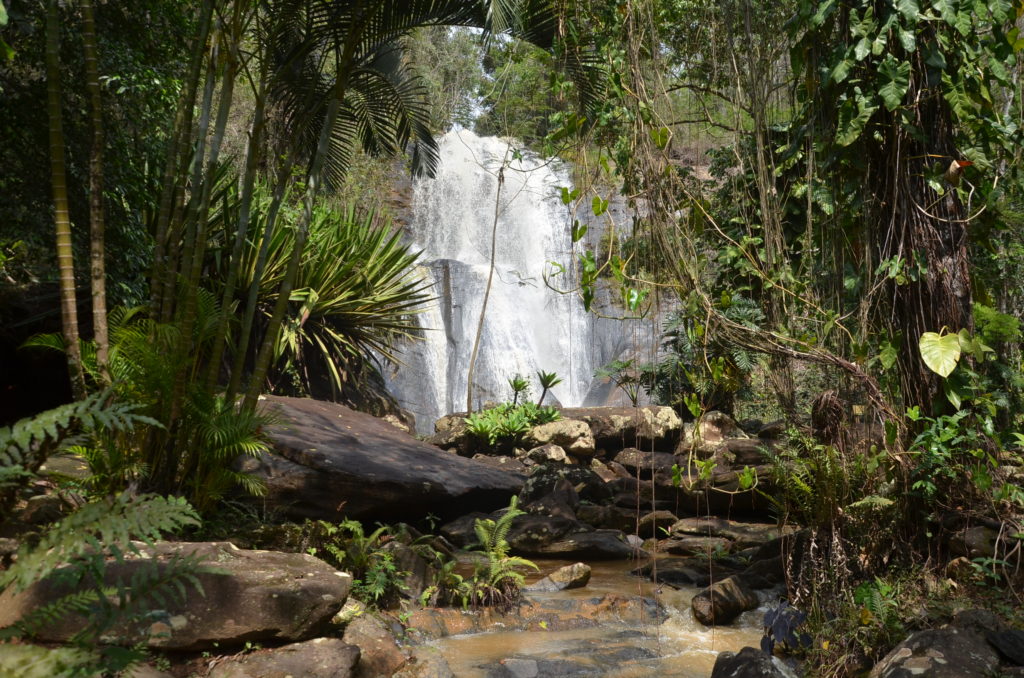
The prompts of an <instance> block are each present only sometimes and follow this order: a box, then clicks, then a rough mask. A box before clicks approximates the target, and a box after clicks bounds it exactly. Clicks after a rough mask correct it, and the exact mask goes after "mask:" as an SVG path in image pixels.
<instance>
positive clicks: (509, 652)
mask: <svg viewBox="0 0 1024 678" xmlns="http://www.w3.org/2000/svg"><path fill="white" fill-rule="evenodd" d="M565 564H567V563H565V562H556V561H544V562H538V565H540V567H541V573H540V575H538V576H536V577H532V578H531V579H536V578H539V576H541V575H543V574H547V573H549V572H551V571H553V570H555V569H557V568H558V567H560V566H562V565H565ZM635 566H636V564H635V563H631V562H607V563H591V568H592V574H591V579H590V583H589V584H588V585H587V586H586V587H585V588H581V589H574V590H569V591H561V592H558V593H531V594H528V596H529V598H531V599H533V600H536V601H538V602H542V603H547V604H558V603H559V601H565V602H568V601H572V600H573V599H582V600H592V599H594V598H599V597H601V596H602V595H604V594H609V593H610V594H617V595H619V596H637V597H639V596H645V597H649V598H654V599H656V600H657V601H658V602H659V603H661V605H662V606H663V607H664V608H665V610H666V612H667V618H665V619H664V620H658V619H655V618H651V619H650V620H648V621H643V620H639V621H638V620H633V621H623V620H614V619H613V620H608V621H607V622H605V623H602V624H601V625H600V626H596V627H592V628H582V629H573V630H563V631H554V630H547V629H539V630H529V631H507V630H500V629H495V630H493V631H488V632H485V633H475V634H465V635H457V636H449V637H447V638H442V639H440V640H436V641H433V642H432V643H431V644H432V645H434V646H435V647H437V648H438V649H439V650H440V651H441V653H442V654H443V655H444V657H445V659H447V661H448V664H449V665H450V666H451V669H452V672H453V673H454V674H455V676H456V677H457V678H506V677H514V678H553V677H555V676H580V677H582V676H594V677H598V676H600V677H603V678H644V677H647V676H658V677H659V678H670V677H673V678H674V677H679V678H706V677H707V676H709V675H711V669H712V666H713V665H714V663H715V658H716V657H717V655H718V653H719V652H722V651H726V650H730V651H738V650H740V649H741V648H742V647H744V646H747V645H751V646H753V647H758V645H759V643H760V638H761V620H762V618H763V615H764V610H763V609H759V610H753V611H750V612H747V613H745V614H743V615H742V616H741V617H740V618H739V619H738V620H736V621H735V622H733V623H732V624H730V625H728V626H719V627H715V628H708V627H705V626H703V625H702V624H700V623H699V622H697V621H696V620H695V619H694V618H693V614H692V613H691V611H690V600H691V598H693V596H694V595H695V594H696V593H697V592H698V591H699V589H697V588H692V589H689V590H676V589H672V588H670V587H668V586H661V587H658V586H655V585H654V584H653V583H652V582H650V581H648V580H646V579H641V578H639V577H634V576H631V575H630V574H629V571H630V570H631V569H633V568H634V567H635Z"/></svg>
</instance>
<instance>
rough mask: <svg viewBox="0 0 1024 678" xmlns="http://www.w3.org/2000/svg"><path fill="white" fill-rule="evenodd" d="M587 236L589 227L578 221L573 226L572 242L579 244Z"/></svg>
mask: <svg viewBox="0 0 1024 678" xmlns="http://www.w3.org/2000/svg"><path fill="white" fill-rule="evenodd" d="M586 234H587V225H586V224H581V223H580V222H578V221H576V222H573V225H572V241H573V242H579V241H580V239H581V238H583V236H585V235H586Z"/></svg>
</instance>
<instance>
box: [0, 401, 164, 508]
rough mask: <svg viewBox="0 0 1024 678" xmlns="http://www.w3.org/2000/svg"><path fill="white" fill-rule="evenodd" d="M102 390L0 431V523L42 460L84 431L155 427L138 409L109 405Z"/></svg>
mask: <svg viewBox="0 0 1024 678" xmlns="http://www.w3.org/2000/svg"><path fill="white" fill-rule="evenodd" d="M110 398H111V393H110V391H107V390H104V391H100V392H98V393H94V394H93V395H91V396H88V397H87V398H85V399H84V400H80V401H77V402H73V403H68V404H67V405H62V406H60V407H57V408H54V409H52V410H47V411H46V412H43V413H41V414H38V415H36V416H35V417H30V418H26V419H22V420H20V421H18V422H16V423H15V424H13V425H12V426H9V427H8V426H5V427H0V521H2V520H4V519H5V518H6V517H7V516H8V513H9V512H10V509H11V507H12V506H13V504H14V502H15V501H16V500H17V496H18V491H19V490H20V489H21V488H23V487H24V486H25V485H26V484H27V483H28V482H29V481H30V480H31V479H32V478H33V477H34V476H35V473H36V471H38V470H39V467H40V466H42V465H43V463H44V462H45V461H46V459H47V458H48V457H49V456H50V455H52V454H54V453H56V452H58V451H60V450H61V449H64V448H66V447H68V446H71V445H73V443H74V442H76V441H79V440H82V437H83V435H84V434H85V432H87V431H108V432H121V431H130V430H132V428H133V427H134V426H135V425H136V424H139V423H142V424H146V425H149V426H154V425H156V426H158V425H159V424H158V423H157V422H156V421H154V420H153V419H152V418H150V417H147V416H145V415H143V414H141V413H139V412H138V411H137V410H138V409H139V405H137V404H133V403H124V402H111V401H110Z"/></svg>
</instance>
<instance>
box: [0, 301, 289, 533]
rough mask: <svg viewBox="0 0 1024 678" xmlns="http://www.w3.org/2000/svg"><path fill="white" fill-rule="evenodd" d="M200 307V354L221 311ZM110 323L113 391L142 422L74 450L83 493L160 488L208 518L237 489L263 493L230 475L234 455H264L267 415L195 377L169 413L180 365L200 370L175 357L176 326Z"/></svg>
mask: <svg viewBox="0 0 1024 678" xmlns="http://www.w3.org/2000/svg"><path fill="white" fill-rule="evenodd" d="M197 308H198V315H197V318H198V320H197V323H196V328H195V330H194V343H195V345H196V346H197V347H202V346H204V345H207V344H209V343H210V341H211V340H212V337H213V334H214V333H215V332H216V325H217V320H218V314H219V310H218V304H217V301H216V299H214V298H213V296H212V295H211V294H210V293H208V292H206V291H203V290H199V293H198V297H197ZM109 326H110V355H109V358H108V366H109V370H110V375H111V379H112V382H113V385H112V387H111V388H112V391H113V393H114V394H116V396H117V397H118V399H119V400H122V401H126V402H132V403H138V405H136V406H135V407H136V408H137V409H139V410H140V416H138V417H136V419H135V421H134V423H142V424H145V425H144V426H137V427H134V428H125V427H122V428H112V427H104V428H97V429H95V430H94V432H93V435H91V436H89V437H87V438H84V439H82V440H80V441H77V442H78V444H76V445H75V446H74V447H72V448H71V449H70V451H72V452H74V453H76V454H79V455H81V456H82V457H83V458H84V459H85V460H86V462H87V463H88V464H89V469H90V472H91V476H90V477H89V478H87V479H86V480H85V481H84V482H83V486H84V489H87V490H89V491H92V492H94V493H95V494H97V495H101V496H102V495H108V494H116V493H118V492H120V491H122V490H124V489H125V488H127V487H132V486H137V485H142V486H145V487H153V486H159V485H163V486H165V489H168V490H170V491H173V492H174V493H176V494H183V495H185V496H187V497H188V498H189V499H190V500H191V501H192V503H193V505H194V506H195V507H196V508H197V509H198V510H199V511H200V512H201V513H209V512H210V511H211V510H212V509H213V507H214V506H215V505H216V503H217V502H218V501H219V500H220V499H221V498H222V497H223V496H224V495H225V493H227V492H228V491H229V490H231V489H233V488H235V487H239V488H241V489H242V491H244V492H245V493H247V494H249V495H255V496H259V495H260V494H262V492H263V491H264V488H263V486H262V485H261V484H260V483H259V482H258V481H257V480H256V479H255V478H253V477H252V476H249V475H246V474H242V473H237V472H235V471H233V470H232V464H233V462H234V460H235V459H236V458H237V457H239V456H240V455H243V454H248V455H253V456H256V455H258V454H260V453H262V452H264V451H266V450H267V449H268V446H267V444H266V441H265V439H264V436H263V434H262V430H263V429H264V428H265V427H266V426H268V425H269V424H272V423H274V421H273V419H272V418H271V417H270V415H268V414H267V413H266V412H263V411H250V410H244V411H243V410H242V408H239V407H237V406H236V405H235V404H234V402H233V401H231V402H229V401H226V400H225V399H224V397H222V396H220V395H217V394H216V393H214V392H213V391H212V390H210V389H208V388H206V387H205V385H204V384H203V383H202V379H201V378H200V377H199V375H198V374H195V378H194V379H191V380H190V381H189V382H188V384H187V385H186V388H185V394H184V396H183V399H182V401H183V407H182V410H181V411H180V412H175V413H172V412H171V411H170V410H169V409H168V404H169V403H171V402H173V401H175V398H174V397H173V391H174V380H175V376H176V370H177V368H178V363H180V362H182V361H186V362H187V364H189V365H191V366H192V370H193V372H194V373H195V372H196V370H197V369H198V365H199V364H200V363H199V362H197V360H198V358H197V356H184V357H183V356H180V355H179V354H178V353H179V351H180V349H179V347H180V345H181V343H182V342H181V338H180V334H181V330H180V328H179V327H178V325H176V324H174V323H158V322H155V321H153V320H151V319H148V318H145V317H143V316H142V313H141V309H139V308H134V309H125V308H116V309H114V310H112V311H111V312H110V316H109ZM25 346H26V347H37V348H46V349H51V350H59V351H63V350H64V341H63V338H62V337H61V336H60V335H56V334H54V335H38V336H36V337H33V338H32V339H31V340H29V341H28V342H26V343H25ZM81 349H82V356H83V366H84V368H85V370H86V373H87V375H88V376H89V377H90V380H91V382H92V383H100V370H99V366H98V363H97V362H96V358H95V348H94V347H93V346H92V345H91V344H89V343H88V342H82V345H81ZM198 353H202V350H199V351H198ZM197 355H198V354H197ZM142 415H145V416H142ZM172 420H173V421H175V422H176V424H177V425H176V427H175V430H174V431H173V433H174V436H175V437H174V439H173V440H167V438H166V436H161V435H155V434H156V433H158V432H162V431H166V428H165V427H164V424H163V423H161V422H164V423H166V422H170V421H172ZM155 429H156V430H155ZM167 433H168V434H170V431H167ZM169 450H170V451H169ZM154 475H159V476H161V478H160V479H157V478H154ZM0 482H2V476H0Z"/></svg>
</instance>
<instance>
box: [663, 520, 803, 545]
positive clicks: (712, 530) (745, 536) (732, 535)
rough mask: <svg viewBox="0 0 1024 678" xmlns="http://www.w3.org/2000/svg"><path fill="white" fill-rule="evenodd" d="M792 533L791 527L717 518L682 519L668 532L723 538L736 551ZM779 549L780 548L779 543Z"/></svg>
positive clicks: (793, 529)
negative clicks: (733, 546)
mask: <svg viewBox="0 0 1024 678" xmlns="http://www.w3.org/2000/svg"><path fill="white" fill-rule="evenodd" d="M794 531H795V528H793V527H791V526H786V527H785V528H783V529H781V530H780V529H779V527H778V526H777V525H775V524H771V523H753V522H740V521H737V520H727V519H725V518H719V517H717V516H704V517H700V518H683V519H682V520H679V521H677V522H676V523H675V524H674V525H673V526H672V527H671V528H669V532H671V533H672V534H675V535H683V534H692V535H700V536H708V537H724V538H726V539H729V540H731V541H732V542H733V543H734V544H735V548H737V549H744V548H749V547H751V546H761V545H763V544H767V543H768V542H771V541H773V540H775V539H778V538H779V537H781V536H782V535H788V534H792V533H793V532H794ZM779 548H781V542H780V544H779Z"/></svg>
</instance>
